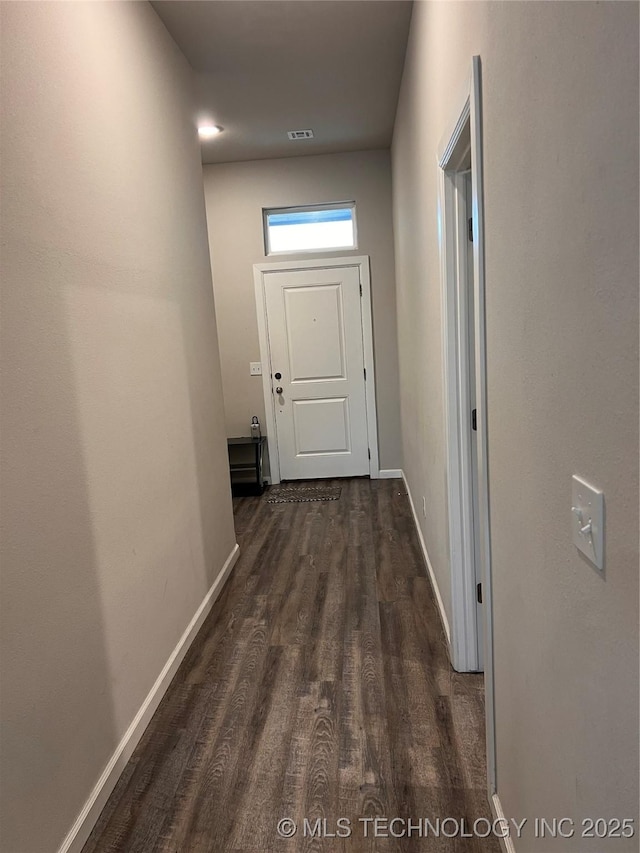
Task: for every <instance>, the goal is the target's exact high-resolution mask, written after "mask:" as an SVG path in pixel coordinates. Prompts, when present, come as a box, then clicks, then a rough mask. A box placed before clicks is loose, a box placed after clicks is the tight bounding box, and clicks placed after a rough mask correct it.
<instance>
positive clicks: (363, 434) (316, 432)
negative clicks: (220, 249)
mask: <svg viewBox="0 0 640 853" xmlns="http://www.w3.org/2000/svg"><path fill="white" fill-rule="evenodd" d="M264 289H265V307H266V315H267V316H266V320H267V334H268V343H269V351H270V358H271V364H270V374H271V383H272V391H273V394H274V407H275V423H276V432H277V445H278V447H277V449H278V455H279V461H280V477H281V479H283V480H297V479H313V478H316V477H354V476H359V475H362V474H368V473H369V450H368V438H367V404H366V391H365V364H364V348H363V337H362V308H361V290H360V276H359V269H358V267H354V266H345V267H335V266H333V267H326V268H314V269H302V270H301V269H297V270H291V271H279V272H269V273H267V274H265V275H264Z"/></svg>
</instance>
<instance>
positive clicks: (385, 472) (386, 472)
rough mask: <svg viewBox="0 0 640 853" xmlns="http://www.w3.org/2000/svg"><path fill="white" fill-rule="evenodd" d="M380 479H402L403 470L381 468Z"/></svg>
mask: <svg viewBox="0 0 640 853" xmlns="http://www.w3.org/2000/svg"><path fill="white" fill-rule="evenodd" d="M378 479H379V480H400V479H402V470H401V469H400V468H381V469H380V471H379V472H378Z"/></svg>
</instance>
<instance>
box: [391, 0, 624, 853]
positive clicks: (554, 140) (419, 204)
mask: <svg viewBox="0 0 640 853" xmlns="http://www.w3.org/2000/svg"><path fill="white" fill-rule="evenodd" d="M476 53H477V54H480V56H481V58H482V68H483V84H482V96H483V104H484V166H485V178H486V184H485V214H486V287H487V304H486V322H487V370H488V376H487V381H488V417H489V424H488V429H489V487H490V498H491V538H492V547H493V573H494V584H495V674H496V714H497V732H498V737H497V754H498V790H499V794H500V797H501V800H502V803H503V806H504V808H505V811H506V813H507V815H508V816H515V817H526V816H528V817H529V818H530V819H532V818H533V816H536V815H537V816H556V817H562V816H569V817H573V818H575V819H577V820H578V819H581V818H582V817H585V816H592V817H598V816H603V817H613V816H618V817H620V818H623V817H634V816H635V817H636V820H637V815H638V811H637V810H638V748H637V747H638V549H637V545H638V541H637V533H638V515H637V513H638V7H637V5H636V4H630V3H629V4H623V3H604V4H596V3H587V4H583V3H578V2H576V3H573V2H572V3H485V2H473V3H417V4H416V5H415V6H414V14H413V21H412V28H411V36H410V41H409V51H408V56H407V61H406V66H405V72H404V78H403V84H402V90H401V97H400V104H399V109H398V115H397V123H396V129H395V135H394V141H393V148H392V159H393V178H394V229H395V240H396V278H397V283H398V295H397V299H398V322H399V326H398V328H399V334H398V337H399V342H400V383H401V405H402V423H403V433H402V435H403V450H404V469H405V471H406V474H407V477H408V481H409V485H410V488H411V491H412V493H413V495H414V498H415V499H416V501H417V503H418V504H419V503H420V501H421V497H422V495H425V496H426V498H427V510H428V513H427V514H428V517H427V520H426V521H424V522H423V521H422V520H421V524H422V526H423V532H424V536H425V540H426V543H427V547H428V550H429V553H430V556H431V560H432V562H433V565H434V569H435V572H436V574H437V577H438V582H439V585H440V589H441V591H442V594H443V598H444V600H445V603H446V606H447V608H450V594H449V564H448V560H449V556H448V546H447V518H446V510H445V507H446V482H445V454H444V419H443V406H442V338H441V316H442V314H441V305H440V270H439V255H438V240H437V223H436V168H435V156H436V150H437V146H438V143H439V141H440V138H441V136H442V134H443V133H444V132H445V131H446V130H447V128H448V125H449V122H450V120H451V118H452V115H453V109H454V107H455V106H456V105H457V99H458V93H459V92H460V90H461V87H462V84H463V83H464V81H465V78H466V77H467V75H468V73H469V69H470V64H471V57H472V55H473V54H476ZM574 473H576V474H579V475H582V476H583V477H584V478H586V479H587V480H588V481H590V482H592V483H593V484H594V485H596V486H597V487H599V488H601V489H603V490H604V492H605V501H606V511H607V522H606V535H607V539H606V578H605V579H604V580H603V579H602V578H601V577H599V576H598V575H597V574H596V573H595V572H594V571H593V569H592V568H591V567H590V565H589V564H588V563H587V562H586V561H585V560H584V559H583V558H582V557H581V555H580V554H579V553H578V551H577V550H576V548H575V547H574V546H573V544H572V540H571V527H570V523H571V522H570V516H571V475H572V474H574ZM637 826H638V824H637V823H636V832H637ZM516 849H517V851H518V853H544V852H545V851H547V850H563V851H570V850H572V851H578V850H579V851H581V853H586V851H595V850H597V851H605V850H615V851H623V850H624V851H632V850H633V851H637V849H638V841H637V837H636V838H635V839H632V840H630V841H621V840H615V839H610V840H597V841H588V840H583V839H580V838H579V837H576V838H574V839H573V840H558V841H557V842H555V843H553V842H552V841H550V840H546V841H545V840H542V839H537V840H536V839H533V838H532V837H531V835H528V836H527V838H526V839H522V840H521V841H519V842H517V844H516Z"/></svg>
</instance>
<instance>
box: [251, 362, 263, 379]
mask: <svg viewBox="0 0 640 853" xmlns="http://www.w3.org/2000/svg"><path fill="white" fill-rule="evenodd" d="M249 374H250V376H262V364H261V363H260V362H259V361H250V362H249Z"/></svg>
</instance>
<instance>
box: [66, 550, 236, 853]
mask: <svg viewBox="0 0 640 853" xmlns="http://www.w3.org/2000/svg"><path fill="white" fill-rule="evenodd" d="M239 553H240V547H239V546H238V545H235V546H234V548H233V550H232V551H231V553H230V554H229V556H228V557H227V559H226V560H225V564H224V566H223V567H222V571H221V572H220V574H219V575H218V577H217V578H216V579H215V581H214V582H213V584H212V585H211V588H210V590H209V591H208V592H207V594H206V595H205V597H204V599H203V601H202V603H201V605H200V607H198V609H197V610H196V613H195V615H194V617H193V619H192V620H191V622H190V623H189V625H188V626H187V628H186V630H185V632H184V634H183V635H182V637H180V639H179V641H178V644H177V645H176V647H175V649H174V650H173V651H172V652H171V654H170V656H169V659H168V661H167V662H166V664H165V665H164V667H163V668H162V672H161V673H160V675H159V676H158V678H157V679H156V683H155V684H154V685H153V687H152V688H151V690H150V691H149V693H148V695H147V698H146V699H145V700H144V702H143V703H142V705H141V706H140V710H139V711H138V713H137V714H136V716H135V717H134V719H133V721H132V723H131V725H130V726H129V728H128V729H127V731H126V732H125V733H124V736H123V738H122V740H121V741H120V743H119V744H118V746H117V747H116V750H115V752H114V753H113V755H112V756H111V759H110V760H109V763H108V764H107V766H106V767H105V769H104V771H103V773H102V775H101V776H100V778H99V779H98V782H97V783H96V786H95V787H94V789H93V791H92V792H91V794H90V795H89V799H88V800H87V801H86V803H85V804H84V806H83V808H82V811H81V812H80V814H79V815H78V817H77V818H76V820H75V823H74V824H73V826H72V827H71V829H70V830H69V832H68V834H67V837H66V838H65V839H64V841H63V842H62V844H61V845H60V847H59V848H58V853H79V851H81V850H82V847H83V846H84V844H85V842H86V840H87V838H88V837H89V835H90V833H91V830H92V829H93V827H94V825H95V823H96V821H97V820H98V818H99V817H100V812H101V811H102V809H103V808H104V806H105V803H106V802H107V800H108V799H109V796H110V794H111V792H112V791H113V789H114V788H115V786H116V782H117V781H118V779H119V778H120V774H121V773H122V771H123V769H124V767H125V765H126V763H127V761H128V760H129V759H130V758H131V755H132V754H133V751H134V749H135V748H136V746H137V745H138V743H139V741H140V738H141V737H142V735H143V734H144V730H145V729H146V727H147V726H148V724H149V722H150V720H151V717H152V716H153V714H154V713H155V711H156V709H157V707H158V705H159V704H160V700H161V699H162V697H163V696H164V694H165V692H166V690H167V687H168V686H169V684H170V683H171V679H172V678H173V676H174V675H175V674H176V671H177V669H178V667H179V666H180V664H181V663H182V660H183V658H184V656H185V655H186V653H187V651H188V650H189V646H190V645H191V643H192V642H193V640H194V639H195V636H196V634H197V633H198V631H199V629H200V627H201V626H202V623H203V622H204V620H205V619H206V617H207V616H208V614H209V611H210V610H211V608H212V607H213V603H214V602H215V600H216V598H217V597H218V596H219V595H220V592H221V590H222V587H223V586H224V584H225V581H226V580H227V578H228V577H229V575H230V573H231V569H232V568H233V567H234V565H235V564H236V562H237V560H238V556H239Z"/></svg>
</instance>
